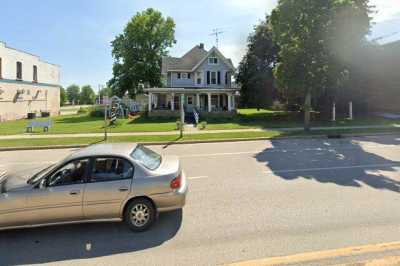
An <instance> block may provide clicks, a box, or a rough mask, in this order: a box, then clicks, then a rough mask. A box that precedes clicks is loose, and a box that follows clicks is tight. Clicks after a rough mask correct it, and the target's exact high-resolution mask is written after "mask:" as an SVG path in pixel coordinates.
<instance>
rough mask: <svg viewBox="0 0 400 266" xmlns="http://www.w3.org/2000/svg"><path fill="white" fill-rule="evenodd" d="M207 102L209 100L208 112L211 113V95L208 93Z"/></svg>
mask: <svg viewBox="0 0 400 266" xmlns="http://www.w3.org/2000/svg"><path fill="white" fill-rule="evenodd" d="M207 100H208V112H211V93H210V92H209V93H207Z"/></svg>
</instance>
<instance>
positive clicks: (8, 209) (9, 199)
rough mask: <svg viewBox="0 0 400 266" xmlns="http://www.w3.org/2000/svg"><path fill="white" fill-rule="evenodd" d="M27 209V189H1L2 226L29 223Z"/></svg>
mask: <svg viewBox="0 0 400 266" xmlns="http://www.w3.org/2000/svg"><path fill="white" fill-rule="evenodd" d="M0 187H1V184H0ZM26 210H27V200H26V190H15V191H4V192H1V191H0V228H1V227H7V226H19V225H26V224H29V223H30V221H29V219H27V217H26V215H25V211H26Z"/></svg>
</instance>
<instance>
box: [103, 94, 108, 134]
mask: <svg viewBox="0 0 400 266" xmlns="http://www.w3.org/2000/svg"><path fill="white" fill-rule="evenodd" d="M103 104H104V141H107V103H106V99H105V97H104V96H103Z"/></svg>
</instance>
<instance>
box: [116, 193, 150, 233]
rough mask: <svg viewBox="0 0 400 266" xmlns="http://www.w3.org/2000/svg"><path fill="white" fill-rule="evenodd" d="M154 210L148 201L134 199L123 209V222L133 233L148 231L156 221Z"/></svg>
mask: <svg viewBox="0 0 400 266" xmlns="http://www.w3.org/2000/svg"><path fill="white" fill-rule="evenodd" d="M156 216H157V215H156V209H155V208H154V206H153V203H152V202H151V201H150V200H148V199H144V198H141V199H135V200H133V201H131V202H129V203H128V205H127V206H126V208H125V213H124V221H125V223H126V224H127V225H128V226H129V228H130V229H131V230H132V231H134V232H143V231H146V230H147V229H149V228H150V227H151V226H152V224H153V223H154V221H155V219H156Z"/></svg>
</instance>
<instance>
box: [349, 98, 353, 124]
mask: <svg viewBox="0 0 400 266" xmlns="http://www.w3.org/2000/svg"><path fill="white" fill-rule="evenodd" d="M349 120H353V102H349Z"/></svg>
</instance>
